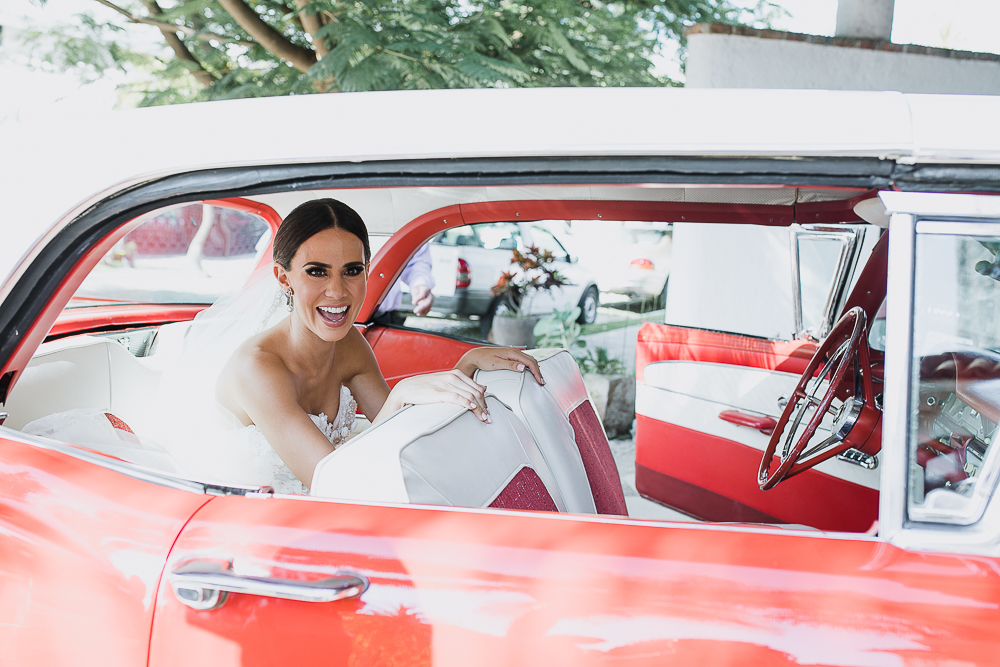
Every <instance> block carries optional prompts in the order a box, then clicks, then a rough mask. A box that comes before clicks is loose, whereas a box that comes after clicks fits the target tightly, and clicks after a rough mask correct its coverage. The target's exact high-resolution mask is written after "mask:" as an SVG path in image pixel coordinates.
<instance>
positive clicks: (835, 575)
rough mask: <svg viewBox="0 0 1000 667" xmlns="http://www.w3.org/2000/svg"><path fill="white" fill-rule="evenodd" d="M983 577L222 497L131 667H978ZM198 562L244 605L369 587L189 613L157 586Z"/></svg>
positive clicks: (699, 543)
mask: <svg viewBox="0 0 1000 667" xmlns="http://www.w3.org/2000/svg"><path fill="white" fill-rule="evenodd" d="M987 560H988V559H981V558H975V557H944V558H942V557H938V556H929V555H921V554H919V553H911V552H906V551H903V550H900V549H896V548H893V547H889V546H887V545H885V544H884V543H882V542H879V541H878V540H876V539H874V538H865V537H861V538H853V539H843V538H841V539H830V538H829V537H823V536H819V535H818V534H808V533H805V534H803V533H799V534H795V533H794V532H791V531H781V530H776V529H759V528H758V529H755V528H753V527H744V529H742V530H730V529H726V528H722V527H709V528H707V529H691V528H690V527H685V526H682V525H673V526H670V525H664V524H657V523H648V522H636V521H628V520H608V519H604V520H601V519H594V518H585V517H567V516H565V515H562V516H560V515H556V514H550V513H544V512H542V513H535V512H512V511H483V510H468V509H461V508H450V507H427V506H423V507H421V506H389V505H378V504H354V503H338V502H333V501H322V500H315V499H313V500H309V499H302V498H288V497H285V498H278V497H273V498H271V497H235V496H230V497H224V498H215V499H213V500H212V501H211V502H210V503H208V504H207V505H206V506H205V507H204V508H203V509H202V510H200V511H199V512H198V513H197V514H196V515H195V516H194V518H193V519H192V520H191V522H190V523H189V524H188V525H187V526H186V527H185V528H184V531H183V532H182V534H181V535H180V537H179V538H178V540H177V543H176V545H175V546H174V548H173V550H172V551H171V554H170V558H169V559H168V561H167V564H166V572H165V573H164V577H163V583H162V584H161V586H160V588H159V590H158V592H157V596H156V616H155V621H154V626H153V633H152V640H151V643H150V660H149V664H150V665H151V667H158V666H160V665H172V664H177V663H183V664H185V665H212V666H213V667H226V666H228V665H243V666H252V665H273V664H285V663H289V664H294V663H298V664H322V665H374V664H380V665H381V664H386V665H429V664H434V665H469V664H475V665H498V666H499V665H513V664H517V665H591V664H608V663H612V664H618V663H619V662H627V663H628V664H638V665H647V664H648V665H659V664H663V661H664V660H668V661H672V662H681V663H684V664H788V663H789V662H797V663H801V664H875V662H876V661H877V660H882V659H884V658H886V657H887V656H892V657H893V658H894V659H903V657H904V656H907V655H910V654H911V653H910V652H912V651H920V652H921V653H920V654H921V655H923V654H924V652H928V654H930V655H949V656H951V657H954V658H961V659H966V660H983V659H986V656H987V655H988V654H989V651H990V650H991V649H993V647H994V645H995V633H992V632H991V631H990V628H991V627H992V626H993V625H994V624H995V623H996V622H997V621H998V620H1000V618H998V612H997V610H996V607H995V605H994V604H993V603H992V602H991V601H993V600H996V599H997V597H998V595H1000V577H998V576H997V574H996V572H995V570H992V569H990V567H989V564H988V562H987ZM213 562H214V563H221V564H223V566H226V565H228V564H229V563H230V562H231V563H232V565H231V567H224V569H226V570H227V571H228V572H231V573H232V574H233V577H234V578H235V579H241V580H242V581H243V584H242V585H245V586H246V588H247V589H251V588H253V587H259V580H260V579H261V578H272V579H279V580H284V581H285V582H287V583H288V584H290V587H308V585H309V584H310V583H312V584H313V585H315V583H316V581H317V580H320V579H329V578H330V577H335V576H356V575H361V576H363V577H364V578H365V579H366V580H367V581H368V582H369V586H368V588H367V589H366V590H364V591H363V592H361V593H360V595H354V594H352V595H351V596H350V597H347V598H345V599H340V600H335V601H331V602H306V601H302V600H293V599H282V598H278V597H272V596H271V595H270V594H267V593H230V594H229V596H228V598H227V599H226V600H225V602H224V603H223V604H222V605H221V606H219V607H217V608H214V609H193V608H191V607H190V606H188V605H186V604H184V603H183V602H182V601H181V598H180V597H179V596H178V594H177V593H175V589H174V588H173V587H172V586H171V585H170V583H169V582H171V581H174V582H178V581H181V579H179V578H178V577H177V575H176V574H172V573H177V572H181V573H183V572H184V571H186V572H192V571H197V570H198V568H199V567H200V568H201V569H202V570H204V569H206V568H207V567H208V566H209V564H210V563H213ZM192 563H194V565H192ZM929 567H936V568H937V571H938V572H939V573H940V575H941V576H938V577H927V576H926V571H927V568H929ZM945 568H947V569H946V570H945ZM186 581H187V585H190V582H191V581H192V580H191V579H190V578H189V579H187V580H186ZM230 583H233V582H232V581H231V582H230ZM920 618H934V619H936V620H935V621H934V623H933V624H927V623H920V622H914V620H915V619H920ZM873 628H876V629H873Z"/></svg>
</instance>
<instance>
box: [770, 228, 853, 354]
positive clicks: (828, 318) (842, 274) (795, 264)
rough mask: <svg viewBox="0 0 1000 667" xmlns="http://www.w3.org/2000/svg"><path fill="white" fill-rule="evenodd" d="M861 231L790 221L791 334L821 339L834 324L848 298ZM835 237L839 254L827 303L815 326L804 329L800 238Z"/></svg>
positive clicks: (822, 238)
mask: <svg viewBox="0 0 1000 667" xmlns="http://www.w3.org/2000/svg"><path fill="white" fill-rule="evenodd" d="M863 237H864V232H863V230H861V229H854V228H850V227H847V228H845V227H832V226H825V225H802V226H797V225H793V226H792V227H790V228H789V245H790V248H789V250H790V251H791V268H792V312H793V316H794V318H795V320H794V324H795V331H794V332H793V338H809V339H811V340H822V339H823V338H825V337H826V335H827V334H828V333H830V330H831V329H832V328H833V322H834V320H835V319H836V317H837V316H838V315H839V314H840V311H841V310H842V309H843V307H844V303H845V301H846V300H847V295H848V292H849V291H850V290H849V289H848V287H849V284H850V280H849V278H850V275H851V272H852V271H853V269H854V266H855V264H856V263H857V261H858V255H859V253H860V251H861V245H862V243H861V241H862V239H863ZM810 239H815V240H824V241H827V240H831V239H833V240H837V241H840V242H841V247H840V257H839V258H838V260H837V270H836V272H835V273H834V277H833V280H832V281H831V282H830V288H829V290H828V292H827V295H826V303H825V304H824V306H823V311H822V313H821V315H820V325H819V328H818V329H815V330H807V329H806V328H805V325H804V323H803V321H802V320H803V315H802V272H801V265H800V257H799V241H800V240H810Z"/></svg>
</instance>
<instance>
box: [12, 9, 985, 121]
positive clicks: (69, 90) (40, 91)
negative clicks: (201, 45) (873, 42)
mask: <svg viewBox="0 0 1000 667" xmlns="http://www.w3.org/2000/svg"><path fill="white" fill-rule="evenodd" d="M745 2H746V4H752V2H751V0H745ZM774 2H775V3H776V4H778V5H780V6H781V7H784V8H785V9H786V10H787V11H788V14H789V15H788V16H785V17H782V18H780V19H778V20H776V21H775V22H774V24H773V27H774V28H775V29H778V30H787V31H789V32H801V33H807V34H813V35H832V34H833V33H834V29H835V27H836V23H837V0H774ZM37 3H38V0H34V1H32V0H2V2H0V25H2V26H3V40H2V42H0V86H2V87H0V90H3V95H2V96H0V124H3V123H5V122H10V121H13V120H17V119H19V118H24V117H34V116H38V115H40V114H53V115H59V114H62V113H66V112H67V111H71V112H73V113H90V112H100V111H106V110H110V109H112V108H116V107H121V106H129V105H130V104H134V102H130V100H129V99H128V98H123V97H122V96H121V95H120V94H119V92H118V90H117V88H118V86H119V85H120V84H122V83H123V82H124V81H125V76H124V75H118V76H113V77H108V78H104V79H101V80H99V81H94V82H90V83H85V82H81V81H80V80H79V79H78V78H77V77H75V76H73V75H71V74H59V73H55V72H46V71H39V70H38V69H32V68H29V67H27V66H26V62H25V58H24V56H23V54H21V53H18V50H17V48H16V44H17V40H16V38H17V31H18V30H19V29H21V28H23V27H24V26H26V25H27V24H28V22H29V21H36V22H54V23H59V22H68V21H72V20H74V19H73V16H74V15H75V14H77V13H80V12H84V11H89V12H91V13H93V14H94V15H95V16H97V17H98V18H106V19H109V18H111V17H113V16H116V15H115V14H114V12H113V11H112V10H110V9H108V8H106V7H103V6H102V5H100V4H98V3H97V2H96V0H48V2H47V4H46V5H45V7H44V8H40V7H39V6H38V4H37ZM998 25H1000V0H950V1H948V2H942V1H941V0H896V5H895V14H894V19H893V28H892V41H893V42H896V43H897V44H921V45H924V46H936V47H944V48H950V49H962V50H966V51H984V52H990V53H1000V32H998V31H997V29H996V27H997V26H998ZM130 30H131V31H132V33H131V34H133V35H134V38H135V39H137V40H148V41H149V42H150V43H154V42H155V41H156V40H158V39H159V37H160V35H159V31H158V30H157V29H156V28H152V27H149V26H134V27H133V28H130ZM673 51H674V50H673V49H670V48H669V47H668V48H665V49H664V54H663V57H662V59H661V61H660V62H659V63H658V65H657V71H658V73H661V74H666V75H667V76H670V77H671V78H675V79H679V80H683V74H682V73H681V72H680V68H679V65H678V63H677V62H676V59H675V56H674V53H673Z"/></svg>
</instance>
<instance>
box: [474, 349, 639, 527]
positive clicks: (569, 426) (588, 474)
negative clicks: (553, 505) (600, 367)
mask: <svg viewBox="0 0 1000 667" xmlns="http://www.w3.org/2000/svg"><path fill="white" fill-rule="evenodd" d="M528 353H529V354H531V355H533V356H534V357H535V358H536V359H538V365H539V368H540V369H541V371H542V377H543V378H544V379H545V384H544V385H539V384H538V383H537V382H536V381H535V379H534V377H533V376H532V375H531V374H530V373H527V372H525V373H517V372H514V371H477V372H476V377H475V379H476V382H479V383H480V384H483V385H486V387H487V391H488V392H490V393H492V394H494V395H496V397H497V398H499V399H500V400H501V401H503V402H504V403H505V404H506V405H508V406H510V408H511V409H512V410H513V411H514V414H515V415H517V417H518V418H519V419H520V420H521V421H522V422H523V423H524V424H525V426H526V427H527V429H528V431H529V432H530V433H531V436H532V439H533V440H534V441H535V443H536V444H537V445H538V448H539V449H540V450H541V453H542V456H543V457H544V459H545V462H546V464H547V465H548V467H549V469H550V470H551V471H552V474H553V476H554V477H555V479H556V482H557V483H558V485H559V489H560V492H561V493H562V495H563V498H564V499H565V501H566V506H567V511H570V512H577V513H590V514H594V513H597V514H617V515H623V516H627V515H628V509H627V507H626V506H625V493H624V491H623V490H622V486H621V479H620V478H619V476H618V469H617V466H616V465H615V461H614V457H613V456H612V454H611V447H610V445H609V444H608V439H607V436H606V435H605V433H604V427H603V425H602V424H601V420H600V418H599V417H598V416H597V411H596V410H595V409H594V406H593V404H592V403H591V402H590V396H589V394H588V393H587V388H586V386H585V385H584V384H583V377H582V376H581V375H580V369H579V367H578V366H577V363H576V360H575V359H574V358H573V356H572V355H571V354H570V353H569V352H568V351H566V350H563V349H543V350H530V351H529V352H528Z"/></svg>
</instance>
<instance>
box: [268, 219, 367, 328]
mask: <svg viewBox="0 0 1000 667" xmlns="http://www.w3.org/2000/svg"><path fill="white" fill-rule="evenodd" d="M274 274H275V277H276V278H277V279H278V282H279V283H281V288H282V290H287V289H288V288H289V287H291V288H292V292H293V293H294V302H295V309H294V310H293V312H292V317H293V318H295V320H297V321H298V322H300V323H302V324H304V325H305V326H306V327H307V328H308V329H309V330H310V331H312V332H313V333H314V334H316V335H317V336H319V337H320V338H322V339H323V340H326V341H330V342H334V341H338V340H340V339H342V338H343V337H344V336H346V335H347V334H348V332H349V331H350V330H351V327H352V326H353V324H354V320H355V319H356V318H357V316H358V312H359V311H360V310H361V304H362V303H363V302H364V300H365V283H366V281H367V278H368V267H367V266H366V265H365V256H364V246H363V245H362V243H361V239H359V238H358V237H357V236H355V235H354V234H351V233H350V232H347V231H344V230H343V229H324V230H323V231H321V232H319V233H318V234H316V235H314V236H312V237H310V238H309V239H308V240H306V242H305V243H303V244H302V245H300V246H299V249H298V250H297V251H296V252H295V256H294V257H292V262H291V269H290V270H288V271H286V270H285V268H284V267H282V266H281V265H280V264H275V265H274Z"/></svg>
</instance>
